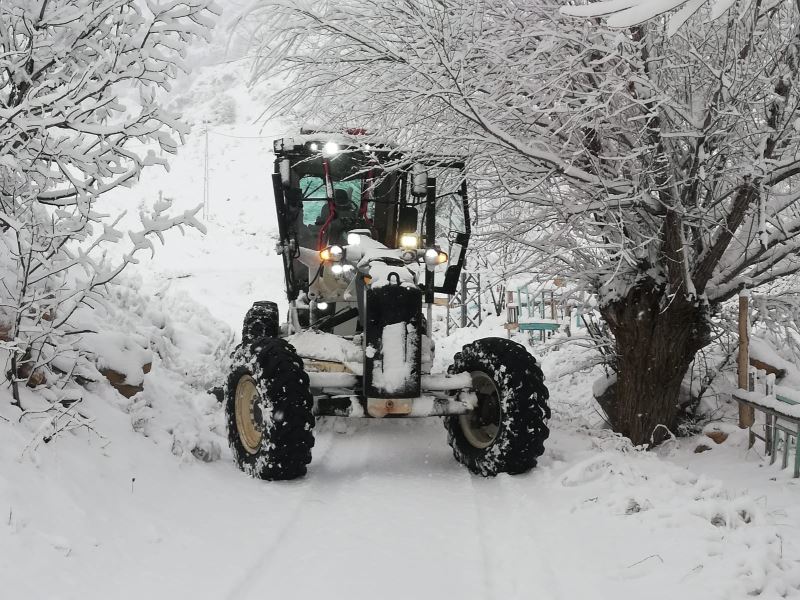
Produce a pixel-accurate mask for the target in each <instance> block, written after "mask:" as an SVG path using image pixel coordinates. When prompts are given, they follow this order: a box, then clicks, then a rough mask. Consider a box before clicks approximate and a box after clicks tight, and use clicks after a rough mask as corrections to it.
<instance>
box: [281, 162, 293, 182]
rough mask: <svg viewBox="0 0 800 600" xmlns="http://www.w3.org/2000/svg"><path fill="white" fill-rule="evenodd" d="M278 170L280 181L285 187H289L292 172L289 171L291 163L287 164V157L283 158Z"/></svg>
mask: <svg viewBox="0 0 800 600" xmlns="http://www.w3.org/2000/svg"><path fill="white" fill-rule="evenodd" d="M280 172H281V183H282V184H283V185H284V186H285V187H289V186H290V185H291V184H292V172H291V165H290V164H289V159H288V158H284V159H283V160H282V161H281V164H280Z"/></svg>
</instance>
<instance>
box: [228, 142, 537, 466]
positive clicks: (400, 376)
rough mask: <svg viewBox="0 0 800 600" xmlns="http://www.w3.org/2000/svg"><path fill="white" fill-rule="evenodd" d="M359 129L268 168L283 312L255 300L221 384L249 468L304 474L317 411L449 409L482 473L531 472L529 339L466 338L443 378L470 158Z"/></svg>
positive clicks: (282, 145) (303, 145)
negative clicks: (446, 300) (422, 149)
mask: <svg viewBox="0 0 800 600" xmlns="http://www.w3.org/2000/svg"><path fill="white" fill-rule="evenodd" d="M365 139H366V138H365V136H363V135H361V132H345V133H341V134H333V133H325V132H319V131H313V130H302V131H301V134H300V135H299V136H296V137H292V138H282V139H279V140H276V141H275V142H274V153H275V168H274V173H273V175H272V181H273V188H274V196H275V206H276V209H277V217H278V232H279V242H278V252H279V253H280V255H281V256H282V259H283V271H284V278H285V284H286V296H287V298H288V301H289V310H288V315H287V316H286V319H285V321H284V322H283V323H281V319H280V316H279V310H278V304H277V303H276V302H274V301H268V300H265V301H260V302H256V303H255V304H254V305H253V307H252V308H251V309H250V310H249V311H248V313H247V315H246V317H245V320H244V325H243V330H242V342H241V344H240V345H239V346H238V347H237V349H236V350H235V352H234V354H233V359H232V368H231V371H230V375H229V377H228V380H227V385H226V386H225V389H224V403H225V411H226V418H227V424H228V438H229V443H230V446H231V449H232V451H233V456H234V458H235V460H236V462H237V464H238V465H239V467H240V468H241V469H242V470H243V471H245V472H246V473H248V474H250V475H252V476H254V477H258V478H262V479H268V480H279V479H294V478H297V477H301V476H303V475H304V474H305V473H306V470H307V466H308V464H309V463H310V462H311V458H312V448H313V446H314V425H315V421H316V419H317V418H319V417H325V416H336V417H348V418H373V419H387V418H410V417H441V418H443V420H444V425H445V428H446V430H447V436H448V441H449V444H450V446H451V447H452V449H453V453H454V456H455V458H456V460H458V461H459V462H461V463H463V464H464V465H465V466H466V467H467V468H468V469H469V470H470V471H472V472H473V473H476V474H479V475H483V476H492V475H496V474H497V473H501V472H505V473H523V472H525V471H528V470H529V469H531V468H532V467H533V466H534V465H535V464H536V459H537V458H538V457H539V456H540V455H541V454H542V452H543V451H544V441H545V439H546V438H547V436H548V428H547V425H546V420H547V419H548V418H549V416H550V412H549V408H548V405H547V398H548V391H547V388H546V387H545V385H544V377H543V375H542V371H541V369H540V368H539V366H538V365H537V363H536V360H535V359H534V358H533V356H531V355H530V354H529V353H528V352H527V350H526V349H525V347H523V346H522V345H520V344H517V343H515V342H513V341H511V340H508V339H505V338H484V339H478V340H476V341H474V342H472V343H469V344H467V345H465V346H464V347H463V349H462V350H461V351H460V352H458V353H457V354H456V355H455V356H454V357H453V361H452V364H451V366H450V367H449V369H448V371H447V372H446V373H432V372H431V368H432V365H433V356H434V344H433V341H432V331H431V329H432V323H433V319H432V318H431V315H432V308H433V305H434V301H435V297H436V295H437V294H439V295H446V294H447V295H449V294H454V293H455V291H456V286H457V284H458V282H459V277H460V273H461V271H462V269H463V268H464V264H465V259H466V253H467V249H468V248H469V240H470V202H469V198H468V184H467V178H466V172H465V165H464V162H463V161H460V160H456V159H452V158H446V157H445V158H442V157H429V158H425V159H422V160H417V159H415V160H411V159H409V158H406V157H405V156H404V155H403V153H401V152H399V151H398V150H397V149H396V148H394V147H392V146H390V145H387V144H376V143H374V142H371V143H368V142H367V141H365Z"/></svg>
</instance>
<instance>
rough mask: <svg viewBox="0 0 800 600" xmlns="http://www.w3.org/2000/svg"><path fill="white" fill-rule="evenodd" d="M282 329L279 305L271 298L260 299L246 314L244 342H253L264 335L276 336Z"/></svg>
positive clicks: (243, 331) (243, 328) (243, 332)
mask: <svg viewBox="0 0 800 600" xmlns="http://www.w3.org/2000/svg"><path fill="white" fill-rule="evenodd" d="M280 331H281V328H280V322H279V318H278V305H277V304H275V303H274V302H270V301H269V300H259V301H258V302H254V303H253V306H251V307H250V310H248V311H247V314H246V315H245V316H244V323H243V324H242V344H252V343H253V342H255V341H257V340H260V339H261V338H263V337H273V338H276V337H278V336H279V335H280Z"/></svg>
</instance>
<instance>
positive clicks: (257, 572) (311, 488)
mask: <svg viewBox="0 0 800 600" xmlns="http://www.w3.org/2000/svg"><path fill="white" fill-rule="evenodd" d="M324 433H327V434H328V435H326V436H324V437H325V438H327V439H326V441H327V444H326V446H325V450H324V452H323V454H322V456H320V457H319V458H317V459H316V460H315V459H314V458H313V454H312V461H311V465H310V466H311V467H312V469H313V470H318V469H320V468H321V467H322V466H323V465H324V464H325V463H326V462H327V461H328V460H329V458H330V456H331V455H332V454H333V453H334V452H333V448H334V446H335V445H336V443H335V439H334V438H335V434H334V433H333V431H327V432H324ZM321 438H323V436H319V437H317V438H316V440H315V448H317V447H318V445H319V441H320V439H321ZM312 469H309V470H310V471H311V470H312ZM313 475H314V473H313V472H311V473H309V474H308V475H307V476H306V477H309V479H308V481H309V484H308V485H307V486H306V489H305V491H304V492H303V494H302V495H301V496H300V498H298V499H297V500H296V502H295V505H294V506H293V507H292V509H291V511H290V512H289V513H288V514H287V515H286V517H285V518H284V521H283V523H282V525H281V527H280V529H278V531H277V533H276V534H275V535H274V536H272V538H271V540H270V541H269V543H268V544H267V546H266V547H265V548H264V550H263V551H262V552H261V554H259V557H258V558H257V559H256V560H255V561H253V563H252V564H251V565H250V567H248V568H247V570H246V572H245V574H244V575H243V576H241V577H240V578H239V580H238V581H237V582H236V583H234V584H233V586H232V588H231V591H230V592H228V594H227V596H226V598H228V599H229V600H240V599H241V598H243V597H245V596H244V594H245V593H246V591H247V587H248V584H250V583H252V582H253V581H254V580H255V579H260V577H261V573H262V567H263V566H264V565H265V564H267V563H268V562H269V560H270V558H271V557H272V555H273V554H274V553H275V551H276V550H277V549H278V548H279V547H280V546H281V543H282V542H283V541H284V540H285V539H286V536H287V534H288V533H289V531H290V530H291V527H292V525H293V524H294V523H295V522H296V521H297V517H298V515H299V514H300V512H301V509H302V508H303V507H304V506H305V505H306V504H307V503H308V502H309V501H310V500H311V499H312V498H313V497H314V496H315V494H314V492H315V490H316V489H317V488H318V487H320V485H321V484H320V483H318V480H317V479H315V478H313ZM263 484H264V485H275V483H273V482H268V481H265V482H263ZM277 485H278V486H280V485H286V484H282V483H278V484H277Z"/></svg>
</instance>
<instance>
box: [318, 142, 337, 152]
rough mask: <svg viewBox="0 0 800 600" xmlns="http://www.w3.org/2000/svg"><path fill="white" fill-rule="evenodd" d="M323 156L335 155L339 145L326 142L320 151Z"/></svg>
mask: <svg viewBox="0 0 800 600" xmlns="http://www.w3.org/2000/svg"><path fill="white" fill-rule="evenodd" d="M322 151H323V152H325V154H336V153H337V152H338V151H339V144H337V143H336V142H327V143H326V144H325V146H324V148H323V149H322Z"/></svg>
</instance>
